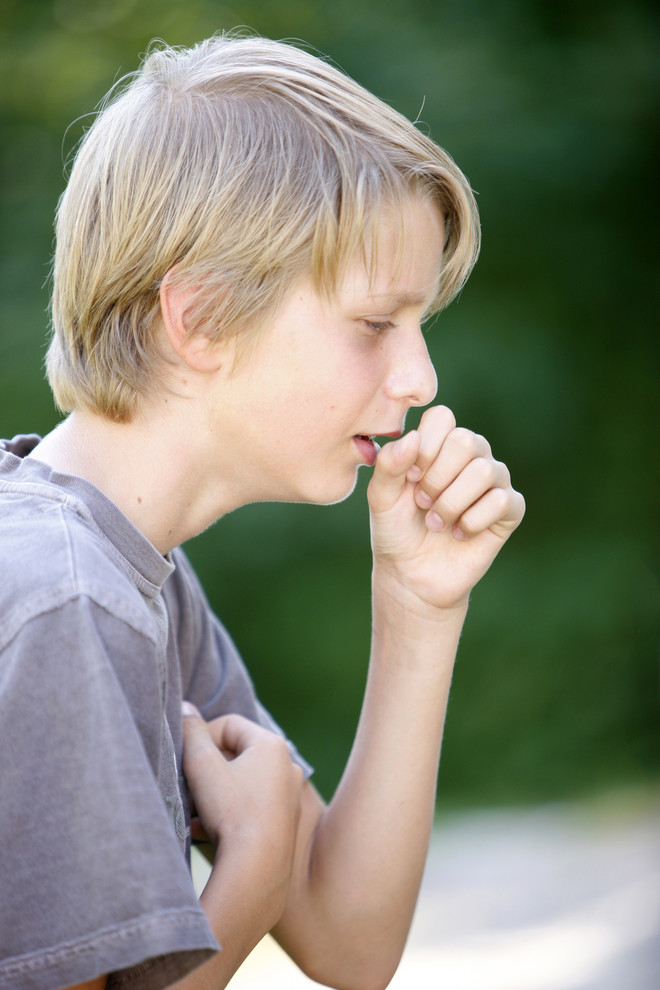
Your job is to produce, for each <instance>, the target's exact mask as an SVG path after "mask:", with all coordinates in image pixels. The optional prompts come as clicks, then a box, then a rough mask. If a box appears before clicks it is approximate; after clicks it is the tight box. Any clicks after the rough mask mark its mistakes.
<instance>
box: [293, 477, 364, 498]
mask: <svg viewBox="0 0 660 990" xmlns="http://www.w3.org/2000/svg"><path fill="white" fill-rule="evenodd" d="M357 477H358V473H357V469H356V470H355V471H353V472H352V474H351V477H350V478H344V483H343V484H341V483H339V482H338V481H337V480H336V479H335V480H334V483H331V481H330V479H328V483H327V485H316V486H315V487H314V489H313V490H312V491H307V492H304V493H303V492H301V494H300V497H299V498H297V499H295V501H296V502H303V503H306V504H307V505H337V504H338V503H339V502H344V501H345V500H346V499H347V498H348V497H349V495H352V494H353V492H354V491H355V486H356V484H357Z"/></svg>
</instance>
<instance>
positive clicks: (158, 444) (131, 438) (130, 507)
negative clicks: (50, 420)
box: [32, 403, 241, 553]
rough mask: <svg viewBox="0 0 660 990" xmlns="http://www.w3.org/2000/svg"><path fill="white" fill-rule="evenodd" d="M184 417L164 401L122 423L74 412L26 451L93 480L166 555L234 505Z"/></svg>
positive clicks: (202, 439)
mask: <svg viewBox="0 0 660 990" xmlns="http://www.w3.org/2000/svg"><path fill="white" fill-rule="evenodd" d="M175 404H176V403H175ZM189 419H190V417H181V416H180V415H176V414H174V411H172V412H169V411H168V404H165V403H163V404H162V405H161V406H159V408H158V409H153V410H151V411H149V412H147V413H145V414H142V415H140V416H138V417H136V418H135V419H134V420H131V422H129V423H114V422H111V421H110V420H107V419H105V418H104V417H102V416H99V415H97V414H95V413H92V412H87V411H76V412H73V413H72V414H71V415H70V416H69V417H68V418H67V419H66V420H64V421H63V422H62V423H60V425H59V426H58V427H56V428H55V430H53V432H52V433H50V434H48V436H47V437H45V438H44V439H43V440H42V442H41V443H40V444H39V445H38V446H37V447H36V448H35V450H34V451H33V455H32V456H34V457H35V458H37V459H38V460H41V461H45V462H46V463H47V464H49V465H50V466H51V467H52V468H54V469H55V470H56V471H60V472H64V473H66V474H74V475H78V476H79V477H82V478H85V479H86V480H87V481H90V482H91V483H92V484H94V485H96V487H97V488H99V489H100V490H101V491H102V492H103V493H104V494H105V495H107V496H108V498H110V499H111V500H112V501H113V502H114V503H115V504H116V505H117V506H118V507H119V508H120V509H121V510H122V512H123V513H124V514H125V515H126V516H127V517H128V518H129V519H130V520H131V522H132V523H133V524H134V525H135V526H137V528H138V529H140V530H141V531H142V532H143V533H144V535H145V536H146V537H147V539H148V540H150V541H151V543H153V545H154V546H155V547H156V548H157V549H158V550H159V551H160V552H161V553H168V552H169V551H170V550H172V549H173V548H174V547H176V546H178V545H179V544H180V543H183V542H185V541H186V540H187V539H190V538H191V537H192V536H195V535H197V533H200V532H201V531H202V530H203V529H206V527H207V526H209V525H211V523H213V522H215V520H216V519H218V518H219V517H220V516H222V515H224V514H225V513H226V512H229V511H230V510H231V509H234V508H237V507H238V505H239V504H241V503H240V501H238V500H237V499H236V498H235V497H232V496H231V494H230V493H229V491H227V490H226V488H225V487H224V483H223V481H222V479H223V478H226V477H227V474H225V472H223V471H221V470H218V465H217V464H216V465H215V467H214V466H213V463H212V461H211V460H210V458H209V457H208V450H209V447H210V444H209V438H208V437H207V436H205V435H204V434H203V433H202V432H201V431H200V429H199V427H198V426H194V425H193V423H191V422H189ZM216 445H217V439H216V441H215V444H214V446H216ZM205 451H206V453H205Z"/></svg>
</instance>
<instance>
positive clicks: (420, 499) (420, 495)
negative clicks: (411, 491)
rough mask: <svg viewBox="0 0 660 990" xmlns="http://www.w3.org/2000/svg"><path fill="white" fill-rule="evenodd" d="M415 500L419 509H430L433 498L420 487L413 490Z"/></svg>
mask: <svg viewBox="0 0 660 990" xmlns="http://www.w3.org/2000/svg"><path fill="white" fill-rule="evenodd" d="M415 501H416V502H417V505H418V506H419V507H420V509H430V508H431V506H432V505H433V499H432V498H431V496H430V495H427V494H426V492H425V491H424V490H423V489H422V488H418V489H417V491H416V492H415Z"/></svg>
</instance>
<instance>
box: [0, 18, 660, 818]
mask: <svg viewBox="0 0 660 990" xmlns="http://www.w3.org/2000/svg"><path fill="white" fill-rule="evenodd" d="M654 9H655V5H654V4H652V3H648V4H645V3H643V2H625V3H624V2H622V3H611V2H607V0H601V2H598V3H596V2H579V0H578V2H577V3H575V2H571V3H569V2H567V0H528V2H525V0H508V2H498V0H336V2H334V3H332V4H328V3H322V2H321V0H288V2H286V3H280V2H268V0H235V2H234V3H233V4H227V5H225V4H222V3H219V2H213V0H187V2H186V3H180V2H178V0H157V2H156V0H114V2H113V3H109V2H108V0H55V2H53V0H3V3H2V7H1V10H0V51H1V64H0V72H1V73H2V75H1V78H0V108H1V110H0V113H1V119H0V127H1V159H0V183H1V185H0V197H1V199H0V223H1V239H0V283H1V290H0V292H1V295H0V298H1V312H0V320H1V323H0V435H3V436H12V434H14V433H17V432H29V431H33V430H36V431H40V432H45V431H47V430H48V429H50V428H51V426H52V425H53V424H54V423H55V421H56V419H57V417H56V414H55V411H54V409H53V407H52V404H51V402H50V397H49V392H48V389H47V386H46V384H45V382H44V380H43V376H42V371H41V365H42V358H43V354H44V343H45V338H46V329H47V313H46V309H47V303H48V286H47V280H48V269H49V259H50V254H51V242H52V217H53V212H54V209H55V205H56V202H57V198H58V196H59V194H60V193H61V191H62V188H63V185H64V165H63V162H64V159H65V158H66V156H67V154H68V153H69V152H70V150H71V148H72V147H73V146H74V144H75V142H76V140H77V139H78V138H79V136H80V134H81V131H82V127H83V126H84V115H85V114H87V113H89V112H90V111H91V110H92V109H93V107H94V106H95V105H96V103H97V102H98V101H99V100H100V99H101V97H102V96H103V95H104V93H105V92H106V90H107V89H108V88H109V86H110V85H111V84H112V83H113V81H114V80H115V79H116V78H118V77H119V76H120V75H122V74H123V73H125V72H127V71H130V70H132V69H134V68H135V67H136V66H137V64H138V61H139V54H140V53H141V52H143V51H144V50H145V48H146V46H147V44H148V42H149V41H150V40H151V39H152V38H154V37H160V38H163V39H165V40H166V41H167V42H169V43H171V44H184V45H187V44H190V43H193V42H195V41H197V40H200V39H201V38H203V37H205V36H207V35H209V34H211V33H213V32H215V31H217V30H220V29H223V28H224V29H228V28H232V27H235V26H238V25H247V26H249V27H251V28H253V29H254V30H256V31H258V32H259V33H262V34H265V35H270V36H272V37H277V38H300V39H304V40H305V41H306V42H307V43H309V44H311V45H313V46H315V47H316V48H318V49H320V50H321V51H322V52H324V53H326V54H327V55H329V56H330V57H331V58H332V59H333V60H334V61H335V62H336V63H338V64H339V65H340V66H341V67H342V68H344V69H345V70H346V71H347V72H348V73H349V74H350V75H353V76H354V77H356V78H357V79H358V80H359V81H360V82H362V83H363V84H365V85H366V86H367V87H368V88H370V89H373V90H374V91H375V92H376V93H377V94H378V95H379V96H380V97H382V98H383V99H385V100H386V101H388V102H390V103H392V104H393V105H394V106H396V107H397V108H398V109H400V110H401V111H403V112H404V113H406V114H407V115H409V116H412V117H417V115H419V116H420V119H421V121H422V123H421V125H420V126H422V127H424V128H428V129H430V131H431V133H432V135H433V136H434V137H435V139H436V140H437V141H438V142H439V143H440V144H442V145H443V146H445V147H446V148H447V149H448V150H449V151H450V152H451V154H452V155H453V156H454V157H455V158H456V159H457V161H458V162H459V164H460V165H461V167H462V168H463V170H464V171H465V172H466V174H467V175H468V177H469V178H470V180H471V182H472V185H473V187H474V188H475V190H476V191H477V192H478V194H479V195H478V199H479V203H480V208H481V213H482V222H483V230H484V244H483V251H482V256H481V259H480V261H479V264H478V266H477V268H476V270H475V273H474V275H473V276H472V279H471V281H470V283H469V284H468V286H467V288H466V289H465V290H464V292H463V294H462V296H461V298H460V299H459V300H458V302H455V303H454V304H453V305H452V306H451V307H450V309H449V310H448V311H447V312H446V313H444V314H443V315H442V316H441V317H440V319H439V320H438V321H437V322H436V323H435V324H434V326H433V328H432V330H431V331H430V346H431V349H432V353H433V356H434V359H435V361H436V365H437V369H438V376H439V383H440V387H439V399H440V400H441V401H443V402H446V403H448V404H449V405H450V406H452V408H453V409H454V411H455V413H456V415H457V418H458V419H459V421H460V422H461V423H462V424H464V425H466V426H469V427H471V428H473V429H475V430H477V431H478V432H483V433H485V434H486V435H487V436H488V438H489V439H490V440H491V442H492V445H493V448H494V450H495V453H496V454H497V456H498V457H500V458H502V459H504V460H506V461H507V462H508V464H509V466H510V467H511V470H512V474H513V477H514V479H515V482H516V485H517V487H519V488H520V489H521V490H522V491H523V492H524V493H525V496H526V498H527V503H528V511H527V517H526V520H525V523H524V526H523V528H522V529H521V530H520V531H519V532H518V533H517V534H516V536H515V537H514V539H513V540H512V541H511V543H510V544H509V546H508V547H507V549H506V552H505V553H504V554H503V555H502V557H501V559H500V560H498V561H497V562H496V564H495V565H494V567H493V569H492V571H491V573H490V574H489V575H488V577H487V578H486V579H485V580H484V582H483V583H482V585H480V586H479V587H478V589H477V590H476V591H475V593H474V595H473V604H472V609H471V614H470V617H469V620H468V624H467V627H466V631H465V633H464V636H463V640H462V643H461V649H460V653H459V660H458V664H457V668H456V674H455V679H454V686H453V691H452V698H451V702H450V708H449V718H448V726H447V733H446V741H445V747H444V753H443V761H442V767H441V771H440V784H441V787H440V806H441V807H452V806H457V805H469V804H484V803H504V802H510V801H517V802H520V801H524V802H528V801H548V800H556V799H561V798H567V797H574V796H584V795H587V794H590V793H593V792H598V791H600V790H602V789H606V788H609V787H616V786H621V785H631V784H632V785H637V784H649V783H654V782H657V780H658V771H659V769H660V759H659V756H660V746H659V745H658V743H659V741H660V740H659V732H658V646H659V629H658V583H657V579H658V508H657V496H658V451H657V435H658V421H659V420H658V397H657V393H658V334H657V330H656V326H655V324H656V318H657V313H658V309H659V306H658V303H659V300H658V275H657V255H656V243H657V238H658V234H657V225H658V209H657V206H658V192H657V188H658V175H657V172H656V167H657V143H658V141H657V137H658V132H657V123H658V93H659V88H658V64H659V60H658V53H659V49H658V21H657V14H656V13H655V12H654ZM74 121H75V123H73V124H72V122H74ZM71 124H72V126H69V125H71ZM366 480H367V478H366V475H365V476H364V477H362V478H361V482H360V485H359V487H358V491H357V492H356V493H355V495H354V496H353V497H352V498H351V499H350V500H349V501H347V502H345V503H343V504H342V505H339V506H335V507H332V508H315V507H306V506H274V505H261V506H253V507H249V508H247V509H244V510H242V511H241V512H240V513H238V514H236V515H233V516H231V517H229V518H227V519H225V520H223V521H221V522H220V523H219V524H217V525H216V526H215V527H214V528H213V529H212V530H211V531H210V532H208V533H206V534H204V535H203V536H202V537H199V538H198V539H197V540H195V541H193V543H192V544H190V545H189V548H188V549H189V552H190V555H191V557H192V558H193V561H194V562H195V564H196V565H197V567H198V570H199V572H200V574H201V576H202V580H203V581H204V584H205V586H206V588H207V591H208V594H209V597H210V599H211V601H212V603H213V605H214V606H215V608H216V609H217V610H218V612H219V613H220V614H221V616H222V617H223V618H224V620H225V621H226V623H227V625H228V627H229V628H230V630H231V632H232V633H233V635H234V638H235V639H236V640H237V642H238V644H239V646H240V648H241V650H242V652H243V654H244V656H245V658H246V660H247V662H248V664H249V666H250V669H251V670H252V673H253V676H254V679H255V681H256V684H257V687H258V690H259V692H260V694H261V696H262V698H263V700H264V701H265V703H266V704H267V705H268V706H269V707H270V708H271V710H272V711H273V713H274V714H275V716H276V717H277V718H278V719H279V720H280V721H281V723H282V724H283V725H284V726H285V728H286V730H287V731H288V732H289V733H290V734H291V736H292V737H293V738H294V739H295V741H296V742H297V744H298V745H299V747H300V748H301V750H302V751H303V752H304V753H305V754H306V755H307V757H308V758H309V759H310V760H311V762H312V763H314V764H315V766H316V767H317V778H316V779H317V784H318V786H319V787H320V789H321V790H322V791H323V792H324V793H325V794H326V795H329V794H330V793H331V791H332V789H333V787H334V786H335V784H336V781H337V779H338V776H339V773H340V771H341V768H342V766H343V764H344V761H345V759H346V756H347V753H348V749H349V746H350V743H351V740H352V737H353V732H354V729H355V723H356V719H357V715H358V710H359V704H360V699H361V693H362V688H363V684H364V676H365V662H366V653H367V647H368V639H369V602H368V594H369V570H370V559H369V546H368V527H367V513H366V507H365V499H364V488H365V482H366Z"/></svg>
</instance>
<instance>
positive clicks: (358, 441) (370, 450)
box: [353, 437, 380, 467]
mask: <svg viewBox="0 0 660 990" xmlns="http://www.w3.org/2000/svg"><path fill="white" fill-rule="evenodd" d="M353 443H354V444H355V446H356V447H357V449H358V450H359V451H360V456H361V458H362V460H363V462H364V463H365V464H367V465H368V466H369V467H373V466H374V464H375V463H376V457H377V455H378V451H379V450H380V447H379V446H378V444H377V443H375V442H374V441H373V440H370V439H369V438H368V437H353Z"/></svg>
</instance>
